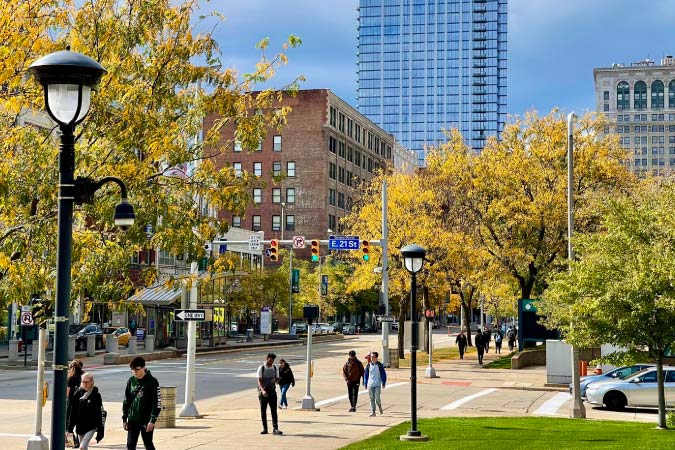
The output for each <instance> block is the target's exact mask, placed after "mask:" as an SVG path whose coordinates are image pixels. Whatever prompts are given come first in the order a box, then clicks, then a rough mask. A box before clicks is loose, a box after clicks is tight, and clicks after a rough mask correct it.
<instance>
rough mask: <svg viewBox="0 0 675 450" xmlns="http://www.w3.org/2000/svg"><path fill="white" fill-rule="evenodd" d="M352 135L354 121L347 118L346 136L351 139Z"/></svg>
mask: <svg viewBox="0 0 675 450" xmlns="http://www.w3.org/2000/svg"><path fill="white" fill-rule="evenodd" d="M353 134H354V121H353V120H352V119H351V118H349V117H347V136H349V137H352V135H353Z"/></svg>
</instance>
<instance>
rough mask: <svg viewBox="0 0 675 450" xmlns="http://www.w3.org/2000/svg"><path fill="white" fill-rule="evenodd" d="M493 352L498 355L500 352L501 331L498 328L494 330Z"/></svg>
mask: <svg viewBox="0 0 675 450" xmlns="http://www.w3.org/2000/svg"><path fill="white" fill-rule="evenodd" d="M495 352H497V354H498V355H501V354H502V331H501V330H500V329H497V331H495Z"/></svg>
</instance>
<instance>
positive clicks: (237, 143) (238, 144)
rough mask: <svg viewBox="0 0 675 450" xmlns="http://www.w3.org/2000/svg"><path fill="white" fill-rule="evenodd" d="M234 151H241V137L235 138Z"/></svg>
mask: <svg viewBox="0 0 675 450" xmlns="http://www.w3.org/2000/svg"><path fill="white" fill-rule="evenodd" d="M234 151H235V152H240V151H241V141H240V140H239V139H235V140H234Z"/></svg>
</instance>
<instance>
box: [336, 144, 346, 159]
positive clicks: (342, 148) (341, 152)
mask: <svg viewBox="0 0 675 450" xmlns="http://www.w3.org/2000/svg"><path fill="white" fill-rule="evenodd" d="M338 156H339V157H340V158H343V159H344V157H345V143H344V142H342V141H340V143H339V144H338Z"/></svg>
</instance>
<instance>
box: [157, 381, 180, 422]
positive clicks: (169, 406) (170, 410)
mask: <svg viewBox="0 0 675 450" xmlns="http://www.w3.org/2000/svg"><path fill="white" fill-rule="evenodd" d="M159 391H160V398H161V401H162V409H161V411H160V412H159V416H158V417H157V422H156V423H155V425H156V426H157V428H175V427H176V386H160V387H159Z"/></svg>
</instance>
